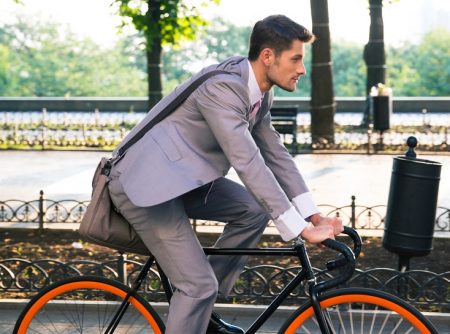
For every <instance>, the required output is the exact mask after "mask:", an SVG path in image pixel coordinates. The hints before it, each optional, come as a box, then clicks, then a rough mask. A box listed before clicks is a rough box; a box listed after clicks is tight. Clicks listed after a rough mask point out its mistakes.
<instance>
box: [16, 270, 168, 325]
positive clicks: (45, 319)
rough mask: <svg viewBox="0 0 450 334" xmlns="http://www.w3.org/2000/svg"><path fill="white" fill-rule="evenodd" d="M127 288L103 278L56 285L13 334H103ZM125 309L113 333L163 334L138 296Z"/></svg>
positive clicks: (26, 313) (34, 301)
mask: <svg viewBox="0 0 450 334" xmlns="http://www.w3.org/2000/svg"><path fill="white" fill-rule="evenodd" d="M129 291H130V287H128V286H126V285H124V284H121V283H119V282H117V281H114V280H110V279H106V278H103V277H94V276H92V277H88V276H82V277H75V278H69V279H65V280H62V281H60V282H56V283H55V284H53V285H51V286H49V287H48V288H46V289H45V290H43V291H41V292H40V293H39V294H38V295H36V296H35V297H34V298H33V299H32V300H31V301H30V302H29V303H28V304H27V306H26V308H25V309H24V310H23V311H22V313H21V314H20V316H19V319H18V320H17V323H16V326H15V328H14V333H15V334H16V333H17V334H25V333H46V334H54V333H61V334H62V333H64V334H71V333H89V334H90V333H92V334H96V333H104V332H105V331H106V329H107V328H108V326H109V324H110V322H111V320H112V318H113V317H114V315H115V314H116V311H117V309H118V308H119V306H120V305H121V303H122V301H123V299H124V298H125V296H126V295H127V293H128V292H129ZM129 302H130V303H129V305H128V307H127V309H126V311H125V313H124V315H123V317H122V319H121V321H120V323H119V324H118V326H117V328H116V330H115V331H114V333H124V334H135V333H158V334H160V333H163V332H164V324H163V322H162V320H161V319H160V317H159V316H158V314H157V313H156V312H155V311H154V310H153V309H152V308H151V306H150V305H149V304H148V303H147V302H146V301H145V300H144V299H143V298H142V297H140V296H138V295H134V296H132V297H131V298H130V299H129Z"/></svg>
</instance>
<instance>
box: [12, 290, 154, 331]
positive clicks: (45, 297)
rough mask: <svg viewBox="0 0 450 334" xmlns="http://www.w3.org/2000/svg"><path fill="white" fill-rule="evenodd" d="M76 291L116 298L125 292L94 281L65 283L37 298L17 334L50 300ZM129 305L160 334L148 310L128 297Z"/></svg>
mask: <svg viewBox="0 0 450 334" xmlns="http://www.w3.org/2000/svg"><path fill="white" fill-rule="evenodd" d="M77 289H98V290H103V291H107V292H110V293H112V294H114V295H116V296H119V297H121V298H125V296H126V292H124V291H123V290H121V289H119V288H116V287H114V286H112V285H109V284H106V283H101V282H95V281H80V282H72V283H67V284H64V285H61V286H59V287H57V288H55V289H52V290H50V291H49V292H47V293H46V294H45V295H43V296H42V297H41V298H39V299H38V300H37V301H36V303H34V304H33V306H32V307H31V308H30V309H29V310H28V312H27V314H26V316H25V317H24V318H23V320H22V322H21V324H20V327H19V330H18V332H17V333H18V334H25V333H26V330H27V329H28V326H29V325H30V323H31V321H32V320H33V318H34V316H35V315H36V314H37V313H38V312H39V311H40V310H41V308H42V307H43V306H44V305H45V304H46V303H47V302H48V301H50V300H52V299H53V298H55V297H57V296H59V295H60V294H62V293H65V292H67V291H72V290H77ZM129 301H130V304H132V305H133V306H134V307H135V308H136V309H137V310H138V311H139V312H140V313H141V314H142V315H143V316H144V318H145V319H146V320H147V322H148V323H149V325H150V327H151V328H152V329H153V330H154V331H155V334H162V332H161V330H160V328H159V326H158V324H157V322H156V320H155V319H154V318H153V316H152V315H151V314H150V312H148V310H147V309H146V308H145V307H144V306H143V305H142V304H141V303H140V302H139V301H138V300H136V298H134V297H130V299H129Z"/></svg>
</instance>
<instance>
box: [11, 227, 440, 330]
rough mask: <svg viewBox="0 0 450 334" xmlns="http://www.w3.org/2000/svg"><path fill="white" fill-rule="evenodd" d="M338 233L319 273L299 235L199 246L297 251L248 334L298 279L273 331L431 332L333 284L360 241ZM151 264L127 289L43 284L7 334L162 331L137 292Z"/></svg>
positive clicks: (351, 264) (378, 301)
mask: <svg viewBox="0 0 450 334" xmlns="http://www.w3.org/2000/svg"><path fill="white" fill-rule="evenodd" d="M344 233H345V234H347V235H348V236H350V237H351V239H352V241H353V250H352V249H350V247H349V246H347V245H346V244H345V243H342V242H339V241H336V240H331V239H328V240H325V241H324V242H323V244H324V245H325V246H326V247H328V248H331V249H333V250H335V251H337V252H338V253H339V254H340V255H338V256H337V257H336V259H334V260H332V261H329V262H327V263H326V269H323V270H321V271H319V272H317V271H316V272H314V270H313V268H312V265H311V263H310V261H309V258H308V254H307V251H306V248H305V244H304V242H303V241H302V240H301V239H300V238H298V239H296V240H295V241H294V243H293V246H292V247H289V248H253V249H243V248H239V249H238V248H237V249H223V248H222V249H219V248H207V247H206V248H204V250H205V253H206V254H208V255H259V256H261V255H278V256H297V257H298V259H299V261H300V264H301V269H300V270H299V272H298V273H297V275H296V276H295V277H294V278H293V279H292V280H291V281H290V282H289V283H288V284H286V286H285V287H284V288H283V290H282V291H281V292H280V293H279V294H278V295H277V296H276V297H275V298H274V299H273V301H272V302H271V303H270V305H268V306H267V308H266V309H265V310H264V311H263V312H262V313H261V314H260V315H259V316H258V318H257V319H256V320H255V321H254V322H253V324H252V325H251V326H250V327H249V328H248V329H247V331H246V333H247V334H253V333H256V332H257V331H258V329H260V328H261V326H262V325H263V324H264V323H265V322H266V321H267V320H268V319H269V318H270V316H271V315H272V314H273V313H274V312H275V310H276V309H277V308H278V307H279V306H280V305H281V304H282V302H283V301H284V300H285V299H286V298H287V297H288V296H289V295H290V294H291V292H292V291H294V289H295V288H297V287H299V285H300V284H302V283H304V284H305V288H307V291H308V295H309V300H307V301H306V302H305V303H303V305H301V306H300V307H298V308H297V309H296V310H295V311H293V313H292V314H291V315H290V317H289V318H287V319H286V321H285V323H284V324H283V325H282V326H281V328H280V329H279V333H285V334H291V333H354V332H355V331H356V330H357V331H358V332H359V333H433V334H434V333H437V330H436V329H435V328H434V327H433V325H432V323H431V322H430V321H429V320H428V319H426V318H425V317H424V315H422V314H421V313H420V312H419V311H418V310H417V309H415V308H414V307H412V306H411V305H409V304H407V303H406V302H405V301H403V300H401V299H399V298H398V297H396V296H393V295H390V294H388V293H384V292H381V291H378V290H374V289H368V288H341V287H338V286H339V285H340V284H342V283H344V282H346V281H347V280H348V279H349V278H350V277H351V276H352V274H353V271H354V269H355V259H356V257H357V256H358V255H359V252H360V250H361V244H362V242H361V238H360V237H359V235H358V233H357V232H356V231H355V230H353V229H351V228H348V227H345V229H344ZM154 262H155V259H154V258H153V257H152V256H150V257H149V258H148V260H147V262H146V263H145V264H144V265H143V267H142V269H141V271H140V272H139V274H138V276H137V278H136V280H135V281H134V282H133V284H132V285H131V287H130V286H127V285H124V284H122V283H120V282H118V281H115V280H111V279H107V278H103V277H97V276H80V277H74V278H68V279H64V280H61V281H59V282H56V283H54V284H52V285H50V286H48V287H47V288H45V289H44V290H43V291H41V292H40V293H38V294H37V295H36V296H35V297H34V298H32V299H31V301H30V302H29V303H28V304H27V306H26V307H25V309H24V310H23V311H22V313H21V314H20V316H19V318H18V320H17V323H16V326H15V328H14V333H15V334H24V333H31V332H33V333H34V331H33V330H36V332H39V330H40V327H39V326H41V327H42V326H46V327H44V329H43V330H42V332H43V333H108V334H111V333H127V334H133V333H164V329H165V328H164V323H163V321H162V320H161V318H160V316H159V315H158V313H157V312H156V311H155V310H154V308H153V307H152V306H151V304H150V303H149V302H147V301H146V300H145V299H144V298H143V296H142V295H140V294H139V293H138V290H139V287H140V286H141V285H142V283H143V282H144V280H145V278H146V276H147V274H148V272H149V270H150V267H151V266H152V264H153V263H154ZM157 268H158V272H159V275H160V278H161V282H162V285H163V287H164V290H165V293H166V295H167V298H168V300H169V301H170V297H171V292H172V288H171V286H170V282H169V280H168V279H167V277H166V276H165V274H164V272H163V271H162V270H161V268H159V266H157ZM338 268H340V274H339V275H338V276H335V277H332V278H329V279H326V280H325V279H324V280H321V279H319V278H320V277H322V274H324V273H328V272H330V271H332V270H336V269H338ZM335 287H337V288H336V289H333V290H331V289H332V288H335ZM55 309H56V310H57V312H54V310H55ZM47 312H49V313H47ZM94 312H96V314H95V315H94ZM88 315H89V316H91V317H92V316H94V318H95V320H96V321H95V323H91V322H89V321H87V320H86V319H87V317H88ZM50 317H51V318H50Z"/></svg>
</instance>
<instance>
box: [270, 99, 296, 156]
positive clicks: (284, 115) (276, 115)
mask: <svg viewBox="0 0 450 334" xmlns="http://www.w3.org/2000/svg"><path fill="white" fill-rule="evenodd" d="M297 113H298V107H272V108H271V109H270V114H271V117H272V125H273V127H274V128H275V130H277V131H278V132H279V133H280V134H281V135H283V136H284V135H291V136H292V142H291V145H290V152H291V154H296V153H297Z"/></svg>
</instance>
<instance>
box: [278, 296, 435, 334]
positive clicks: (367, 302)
mask: <svg viewBox="0 0 450 334" xmlns="http://www.w3.org/2000/svg"><path fill="white" fill-rule="evenodd" d="M319 300H320V305H321V308H322V310H323V311H324V315H325V317H326V319H327V320H328V323H329V324H330V327H331V328H332V330H331V333H355V332H357V333H365V334H366V333H367V334H370V333H410V334H413V333H421V334H424V333H432V334H435V333H436V334H437V333H438V332H437V330H436V329H435V328H434V326H433V324H432V323H431V322H430V321H429V320H428V319H426V318H425V316H424V315H423V314H421V313H420V312H419V311H418V310H417V309H416V308H414V307H413V306H411V305H409V304H408V303H406V302H405V301H403V300H401V299H400V298H398V297H396V296H393V295H391V294H388V293H385V292H382V291H378V290H374V289H367V288H342V289H337V290H333V291H328V292H326V293H324V294H323V295H321V296H320V298H319ZM279 333H283V334H293V333H320V329H319V326H318V324H317V321H316V318H315V315H314V310H313V308H312V305H311V302H310V301H308V302H306V303H305V304H303V305H302V306H300V307H299V308H298V309H296V310H295V311H294V313H293V314H292V315H291V316H290V317H289V319H287V320H286V322H285V323H284V324H283V326H282V327H281V329H280V331H279Z"/></svg>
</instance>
